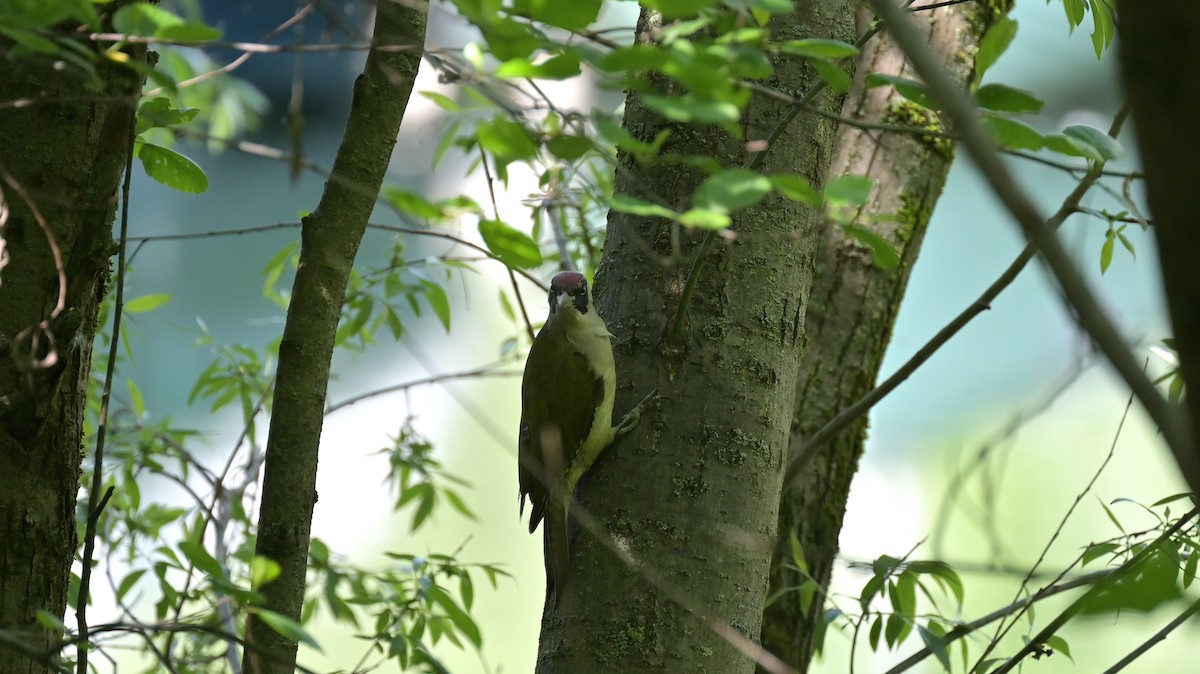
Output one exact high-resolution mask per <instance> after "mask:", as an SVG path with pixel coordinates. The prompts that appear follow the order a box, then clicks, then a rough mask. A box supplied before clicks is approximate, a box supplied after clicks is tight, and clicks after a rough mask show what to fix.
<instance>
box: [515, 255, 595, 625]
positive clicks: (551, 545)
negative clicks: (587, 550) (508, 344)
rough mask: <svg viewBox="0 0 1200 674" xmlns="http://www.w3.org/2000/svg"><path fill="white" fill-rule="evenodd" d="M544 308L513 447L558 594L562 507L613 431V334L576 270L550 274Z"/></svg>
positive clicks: (565, 554) (551, 590) (563, 551)
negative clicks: (546, 313)
mask: <svg viewBox="0 0 1200 674" xmlns="http://www.w3.org/2000/svg"><path fill="white" fill-rule="evenodd" d="M548 301H549V304H550V314H549V316H548V317H547V318H546V322H545V324H544V325H543V326H542V328H541V330H539V331H538V333H537V336H536V337H534V339H533V345H532V346H531V347H530V349H529V357H528V359H527V360H526V362H525V373H524V376H523V378H522V381H521V426H520V436H519V437H520V439H519V448H518V464H519V478H520V487H521V493H520V514H521V515H524V512H525V502H526V499H528V501H529V504H530V515H529V533H531V534H532V533H533V532H534V531H535V530H536V529H537V527H538V524H539V523H541V524H542V533H543V540H544V548H545V559H546V595H547V599H548V600H552V601H554V602H557V598H558V596H560V594H561V591H562V588H563V587H564V586H565V583H566V579H567V569H568V559H569V547H568V539H567V527H568V523H567V522H568V514H569V508H570V503H571V497H572V495H573V493H574V490H575V486H576V484H577V483H578V481H579V479H580V478H581V477H582V476H583V475H584V474H585V473H586V472H587V471H588V469H590V468H591V466H592V464H593V463H594V462H595V461H596V458H597V457H599V456H600V453H601V452H602V451H604V449H605V448H606V447H608V446H609V445H610V444H611V443H612V442H613V440H614V438H615V437H616V435H617V433H618V428H614V426H613V423H612V421H613V419H612V415H613V400H614V398H615V391H616V378H617V376H616V365H615V363H614V361H613V352H612V342H611V339H612V334H611V333H609V331H608V327H607V326H606V325H605V324H604V319H602V318H600V316H599V315H598V314H597V313H596V309H595V307H594V306H593V305H592V296H591V292H590V291H589V290H588V282H587V278H586V277H585V276H584V275H583V274H580V273H579V272H575V271H564V272H560V273H558V274H556V275H555V276H554V278H553V279H552V280H551V281H550V293H549V298H548Z"/></svg>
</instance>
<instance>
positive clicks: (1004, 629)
mask: <svg viewBox="0 0 1200 674" xmlns="http://www.w3.org/2000/svg"><path fill="white" fill-rule="evenodd" d="M1132 407H1133V394H1132V393H1131V394H1130V395H1129V400H1128V402H1126V403H1125V411H1124V412H1122V413H1121V420H1120V421H1119V422H1117V432H1116V433H1114V434H1113V439H1112V443H1111V444H1110V445H1109V447H1108V455H1107V456H1105V457H1104V460H1103V461H1101V462H1100V467H1099V468H1097V469H1096V472H1095V473H1094V474H1092V479H1091V480H1088V483H1087V485H1085V486H1084V488H1083V490H1082V491H1080V492H1079V493H1078V494H1077V495H1076V496H1075V501H1074V502H1072V503H1071V506H1070V507H1069V508H1067V512H1066V514H1064V515H1063V517H1062V519H1061V520H1060V521H1059V523H1058V527H1057V528H1055V529H1054V533H1053V534H1051V536H1050V540H1048V541H1046V545H1045V546H1044V547H1043V548H1042V554H1041V555H1039V556H1038V558H1037V561H1036V562H1034V563H1033V566H1031V567H1029V573H1028V574H1026V576H1025V578H1024V579H1022V580H1021V585H1020V587H1018V588H1017V592H1016V595H1017V597H1020V596H1021V595H1022V594H1023V593H1025V591H1026V588H1028V587H1029V581H1030V580H1031V579H1032V578H1033V574H1034V573H1036V572H1037V570H1038V568H1039V567H1040V566H1041V565H1042V562H1043V561H1045V559H1046V555H1047V554H1049V552H1050V547H1051V546H1053V545H1054V542H1055V541H1056V540H1058V537H1059V536H1060V535H1061V534H1062V531H1063V529H1064V528H1065V527H1066V526H1067V520H1069V519H1070V518H1071V515H1072V514H1074V512H1075V509H1076V508H1078V507H1079V504H1080V503H1081V502H1082V501H1083V499H1084V497H1085V496H1087V495H1088V494H1089V493H1091V491H1092V487H1093V486H1095V484H1096V481H1097V480H1099V479H1100V475H1101V474H1102V473H1103V472H1104V469H1105V468H1107V467H1108V464H1109V462H1111V461H1112V458H1113V455H1114V454H1116V451H1117V441H1118V440H1120V439H1121V431H1122V430H1123V429H1124V428H1125V420H1126V419H1128V418H1129V410H1130V409H1131V408H1132ZM1080 559H1081V561H1082V557H1081V558H1080ZM1069 570H1070V569H1069V568H1068V569H1065V570H1064V571H1063V574H1066V572H1067V571H1069ZM1022 615H1024V611H1023V610H1022V611H1019V612H1018V613H1017V614H1016V615H1014V616H1013V619H1012V622H1010V623H1008V624H1007V625H1005V624H1004V621H1001V622H1000V624H999V625H997V626H996V633H995V635H994V636H993V637H992V640H991V641H990V642H989V643H988V645H987V646H986V647H985V648H984V649H983V654H982V655H980V656H979V658H978V659H977V660H976V667H978V666H979V663H981V662H983V661H984V660H986V659H987V656H988V655H989V654H990V653H991V652H992V651H993V650H995V648H996V646H998V645H999V644H1000V640H1001V639H1003V638H1004V635H1006V634H1008V632H1009V631H1010V630H1012V628H1013V627H1014V626H1016V624H1017V621H1018V620H1020V619H1021V616H1022Z"/></svg>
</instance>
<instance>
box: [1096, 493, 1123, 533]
mask: <svg viewBox="0 0 1200 674" xmlns="http://www.w3.org/2000/svg"><path fill="white" fill-rule="evenodd" d="M1097 500H1099V499H1097ZM1100 507H1101V508H1104V514H1105V515H1108V519H1109V520H1111V521H1112V523H1113V524H1115V525H1116V526H1117V528H1118V529H1120V530H1121V533H1125V527H1123V526H1121V522H1120V521H1119V520H1118V519H1117V516H1116V515H1114V514H1113V511H1112V510H1111V509H1109V507H1108V505H1107V504H1105V503H1104V501H1100Z"/></svg>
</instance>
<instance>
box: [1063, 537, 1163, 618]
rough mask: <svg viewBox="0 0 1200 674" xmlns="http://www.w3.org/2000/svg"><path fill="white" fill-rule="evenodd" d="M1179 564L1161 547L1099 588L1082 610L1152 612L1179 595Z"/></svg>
mask: <svg viewBox="0 0 1200 674" xmlns="http://www.w3.org/2000/svg"><path fill="white" fill-rule="evenodd" d="M1178 575H1179V566H1178V564H1177V562H1176V561H1175V560H1174V559H1172V556H1171V555H1170V554H1168V553H1167V552H1165V551H1164V550H1162V549H1161V548H1160V549H1159V550H1157V551H1155V552H1154V553H1152V554H1151V555H1149V556H1148V557H1146V558H1145V559H1144V560H1142V561H1141V563H1139V564H1138V565H1137V567H1136V568H1134V569H1133V570H1132V571H1131V572H1129V574H1127V575H1126V576H1125V577H1124V578H1122V579H1121V580H1119V581H1117V582H1116V583H1113V584H1111V585H1110V586H1108V587H1105V588H1104V589H1102V590H1101V591H1100V592H1099V593H1097V594H1096V595H1094V596H1093V597H1092V598H1091V599H1089V600H1088V601H1087V602H1086V603H1084V604H1083V608H1082V609H1081V611H1080V612H1081V613H1083V614H1085V615H1087V614H1095V613H1106V612H1110V611H1127V610H1132V611H1152V610H1154V609H1155V608H1158V607H1159V606H1161V605H1162V604H1164V603H1166V602H1168V601H1172V600H1175V599H1178V598H1179V597H1180V596H1182V593H1181V591H1180V589H1179V584H1178V583H1177V582H1176V578H1177V577H1178Z"/></svg>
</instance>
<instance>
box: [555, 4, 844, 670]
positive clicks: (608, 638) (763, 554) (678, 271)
mask: <svg viewBox="0 0 1200 674" xmlns="http://www.w3.org/2000/svg"><path fill="white" fill-rule="evenodd" d="M795 4H796V12H795V13H794V14H792V15H789V16H786V17H779V18H778V19H776V20H775V21H773V23H772V30H773V31H774V32H775V34H776V35H778V36H780V37H781V38H782V39H790V38H800V37H828V38H836V39H842V40H847V39H850V37H851V35H852V28H853V26H852V14H851V10H850V5H849V3H848V2H846V1H845V0H801V1H799V2H796V3H795ZM656 24H657V20H656V17H655V16H654V15H652V14H651V13H648V12H643V15H642V17H641V20H640V21H639V27H638V28H639V29H638V34H639V39H642V40H645V39H649V37H648V36H650V35H652V34H653V32H652V31H653V29H654V28H655V27H656ZM814 81H815V77H814V76H813V74H812V71H811V69H809V68H808V67H807V66H806V65H805V64H803V63H802V62H800V61H796V60H791V59H780V60H779V61H778V62H777V63H776V75H775V77H774V79H773V81H771V82H769V83H768V84H769V86H772V87H774V88H777V89H780V90H783V91H789V92H802V91H804V90H805V89H806V88H808V87H809V86H811V85H812V84H813V83H814ZM815 103H816V104H817V105H820V106H822V107H824V108H825V109H827V110H836V109H837V108H838V107H839V104H838V101H837V99H836V97H833V96H830V95H828V94H826V95H823V96H821V97H819V98H818V99H817V100H816V101H815ZM788 111H789V105H788V104H785V103H780V102H778V101H775V100H772V99H768V98H765V97H756V98H755V99H754V100H753V101H752V102H751V104H750V106H749V109H748V110H747V111H746V113H745V115H744V117H743V125H742V127H743V130H744V134H743V138H744V140H737V139H734V138H731V137H730V136H729V135H728V134H725V133H723V132H720V131H718V130H715V129H713V128H709V127H700V126H692V127H687V128H680V127H676V126H675V125H673V124H670V123H668V122H666V121H665V120H663V119H662V118H661V117H659V116H658V115H657V114H656V113H654V112H653V111H651V110H650V109H649V108H647V107H646V106H645V105H644V104H643V103H642V102H641V100H640V99H639V98H638V97H637V96H635V95H631V96H630V97H629V100H628V101H627V103H626V110H625V126H626V128H628V129H629V130H630V131H631V132H632V133H633V134H634V135H636V136H637V137H639V138H642V139H650V138H653V137H654V136H655V135H656V134H657V133H658V132H659V131H661V130H663V129H667V128H671V129H672V130H673V131H674V132H675V133H674V135H673V136H672V137H671V139H670V140H668V141H667V143H666V145H665V147H664V148H663V152H664V153H674V154H677V155H702V156H705V157H709V158H712V159H714V160H716V161H717V162H718V163H720V164H721V165H722V166H724V167H736V166H745V165H746V163H747V160H748V158H749V156H750V154H751V153H750V151H748V150H747V148H746V146H745V144H744V143H745V142H746V141H755V140H762V139H766V138H768V137H769V136H770V135H771V134H772V132H773V131H775V130H776V129H777V128H778V126H779V124H780V123H781V121H782V120H783V119H784V118H785V115H786V114H787V112H788ZM832 141H833V125H832V124H831V123H829V122H827V121H825V120H823V119H821V118H819V117H817V116H814V115H801V116H800V117H799V118H798V119H796V120H795V121H793V122H792V123H791V125H790V126H789V127H788V128H787V129H786V131H785V133H783V135H782V136H781V137H780V138H779V139H778V141H777V142H776V143H775V145H774V146H773V147H771V148H770V150H769V154H768V155H767V159H766V162H765V163H764V164H763V166H762V169H763V170H764V171H765V172H766V173H779V172H790V173H800V174H802V175H805V176H807V177H808V178H809V179H810V180H811V181H812V182H813V183H814V184H815V185H817V186H818V187H819V186H820V185H821V184H822V183H823V182H824V177H825V170H826V167H827V166H828V164H829V151H830V147H831V145H832ZM704 177H705V175H704V174H703V173H701V172H700V171H698V170H696V169H693V168H687V167H682V166H679V165H669V164H662V163H659V164H655V165H653V166H639V165H638V164H637V163H636V162H635V161H634V160H633V159H632V158H631V157H628V156H623V157H621V159H620V166H619V168H618V171H617V177H616V184H615V185H616V191H617V192H618V193H624V194H630V195H632V196H635V197H639V198H647V195H652V196H651V198H653V199H657V200H663V201H665V202H666V203H669V204H671V205H674V206H677V207H680V208H683V207H685V205H686V204H687V203H688V200H689V198H690V196H691V194H692V192H693V191H694V189H695V188H696V186H697V185H698V184H699V182H700V181H701V180H702V179H703V178H704ZM820 222H821V218H820V214H819V213H818V212H817V211H816V210H815V209H811V208H808V207H802V206H799V205H797V204H794V203H792V202H787V201H784V200H783V199H780V198H776V197H769V198H768V199H766V200H764V201H763V202H761V203H760V204H759V205H758V206H756V207H754V208H752V209H749V210H748V211H746V212H744V213H739V214H737V215H736V217H735V218H734V227H733V230H734V237H733V238H732V239H730V240H725V239H721V238H719V237H718V238H717V239H716V244H715V246H713V247H712V249H711V250H710V251H709V252H707V255H706V256H705V257H704V259H703V262H702V264H701V265H696V264H695V260H696V259H697V257H698V256H700V255H702V254H703V249H704V248H705V246H704V245H703V244H702V243H700V241H701V240H702V239H703V236H702V233H700V232H686V231H684V232H679V233H678V235H679V236H680V237H681V239H682V256H681V260H682V263H681V264H675V265H670V266H664V265H661V264H659V263H658V261H656V260H655V259H654V258H656V257H667V256H670V255H671V253H672V237H673V236H675V234H676V233H675V232H673V231H672V226H671V224H670V223H667V222H664V221H661V220H656V219H652V218H635V217H626V216H623V215H620V214H617V213H613V214H610V217H609V227H608V237H607V241H606V243H605V249H604V255H603V258H602V261H601V266H600V270H599V273H598V278H597V284H596V289H597V308H598V310H599V312H600V314H601V315H602V316H603V317H604V318H605V320H606V321H607V322H608V325H609V329H610V330H611V331H612V333H613V334H614V335H615V338H614V340H613V345H614V351H615V354H616V357H617V375H618V376H617V382H618V394H617V396H618V397H617V400H618V402H617V410H618V414H620V413H621V412H623V411H624V410H626V409H628V408H629V407H631V406H632V405H633V404H634V403H636V402H637V401H638V400H640V399H641V398H642V397H643V396H644V395H646V394H647V393H648V392H649V391H650V390H651V389H654V388H657V389H658V392H659V394H660V395H661V396H663V397H662V399H661V400H660V401H659V404H658V406H657V407H656V408H655V409H653V410H651V411H650V412H649V413H647V414H646V415H644V416H643V419H642V422H641V424H640V425H639V426H638V427H637V428H636V429H635V430H634V431H633V432H632V433H631V434H630V435H629V436H627V437H626V438H624V439H622V440H621V441H619V442H618V443H617V444H616V445H614V446H613V447H610V448H609V449H608V451H607V452H606V454H605V455H603V456H602V458H601V459H600V460H599V461H598V462H597V465H596V466H595V467H594V468H593V469H592V471H591V473H590V474H589V475H588V477H586V478H585V479H584V480H583V482H582V484H581V487H580V491H579V493H578V494H577V505H576V506H575V512H578V513H580V515H581V517H582V521H581V522H580V523H579V524H580V525H579V526H576V527H575V531H574V535H573V538H572V553H571V565H570V568H571V576H570V579H569V582H568V583H567V586H566V588H565V591H564V592H563V593H562V596H561V597H560V600H559V603H558V605H557V606H548V607H547V610H546V613H545V615H544V616H543V620H542V636H541V644H540V649H539V655H538V671H539V672H542V673H543V674H545V673H548V672H571V673H572V674H575V673H580V674H582V673H586V672H599V671H605V672H611V671H626V672H640V671H650V670H665V671H679V672H699V671H708V672H721V673H722V674H726V673H728V674H734V673H736V672H750V671H753V669H754V660H753V659H752V657H750V656H749V655H748V654H747V653H746V652H745V651H744V650H743V649H744V648H750V649H752V648H753V647H754V643H755V641H756V640H757V638H758V635H759V628H760V622H761V616H762V603H763V599H764V597H765V595H766V589H767V573H768V567H769V562H770V551H771V547H772V545H773V541H774V539H775V526H776V521H777V516H778V512H777V511H778V505H779V490H780V484H781V482H780V478H781V470H782V467H783V460H784V455H785V452H786V444H787V436H788V428H789V426H790V422H791V410H792V403H793V400H792V398H793V394H794V391H795V377H796V373H797V366H798V363H799V354H800V351H801V346H802V344H803V340H804V335H803V326H804V313H805V309H806V308H807V305H808V293H809V288H810V286H811V284H812V280H813V272H814V267H815V264H814V256H815V244H816V235H817V232H818V229H819V227H820ZM697 270H698V271H697ZM696 273H699V274H700V276H699V282H698V283H697V285H696V287H695V292H694V294H693V295H692V297H691V301H690V304H689V305H688V306H687V312H686V321H684V326H683V328H684V329H683V330H682V333H681V334H675V333H674V332H673V329H672V325H673V322H674V317H675V314H676V310H677V307H678V306H679V305H680V302H681V294H682V292H683V289H684V288H685V286H686V285H687V283H688V279H689V278H690V277H691V275H692V274H696ZM586 530H590V531H586Z"/></svg>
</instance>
